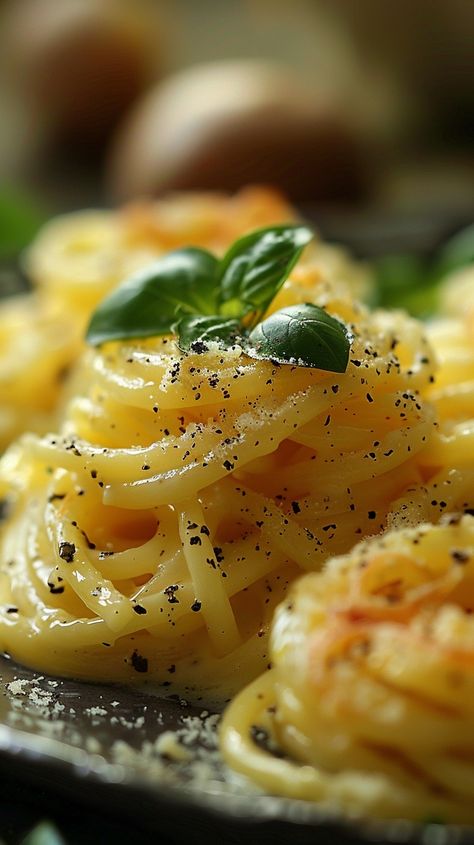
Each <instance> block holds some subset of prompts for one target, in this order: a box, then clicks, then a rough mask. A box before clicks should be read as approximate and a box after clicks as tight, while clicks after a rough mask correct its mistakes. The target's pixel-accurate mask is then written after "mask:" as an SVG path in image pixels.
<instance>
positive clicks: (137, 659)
mask: <svg viewBox="0 0 474 845" xmlns="http://www.w3.org/2000/svg"><path fill="white" fill-rule="evenodd" d="M131 661H132V666H133V668H134V669H135V672H148V659H147V658H146V657H143V656H142V655H141V654H139V653H138V651H137V650H136V649H135V651H134V652H133V654H132V657H131Z"/></svg>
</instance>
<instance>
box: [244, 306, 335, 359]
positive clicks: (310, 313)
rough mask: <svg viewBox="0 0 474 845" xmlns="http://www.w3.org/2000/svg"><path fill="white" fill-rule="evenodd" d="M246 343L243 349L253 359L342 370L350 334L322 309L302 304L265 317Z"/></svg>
mask: <svg viewBox="0 0 474 845" xmlns="http://www.w3.org/2000/svg"><path fill="white" fill-rule="evenodd" d="M249 342H250V343H249V345H248V346H246V347H245V351H246V353H247V354H248V355H250V356H251V357H254V358H269V359H271V360H273V361H278V362H279V363H280V364H293V365H296V366H298V367H316V368H317V369H319V370H329V371H330V372H333V373H344V372H345V371H346V369H347V364H348V361H349V350H350V343H351V335H350V333H349V331H348V330H347V328H346V326H345V325H344V324H343V323H341V322H340V321H339V320H336V319H335V318H334V317H331V316H330V315H329V314H327V313H326V311H323V309H322V308H319V307H318V306H317V305H312V304H310V303H305V304H304V305H292V306H290V307H289V308H283V309H282V310H281V311H277V312H276V313H275V314H272V315H271V316H270V317H267V319H266V320H264V321H263V323H259V325H258V326H256V328H254V329H253V331H252V332H250V335H249Z"/></svg>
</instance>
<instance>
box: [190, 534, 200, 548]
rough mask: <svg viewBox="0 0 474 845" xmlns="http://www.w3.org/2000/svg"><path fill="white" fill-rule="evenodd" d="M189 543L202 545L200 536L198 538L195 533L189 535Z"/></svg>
mask: <svg viewBox="0 0 474 845" xmlns="http://www.w3.org/2000/svg"><path fill="white" fill-rule="evenodd" d="M189 545H190V546H202V540H201V538H200V537H198V536H197V535H195V536H194V537H191V538H190V540H189Z"/></svg>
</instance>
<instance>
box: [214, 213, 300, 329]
mask: <svg viewBox="0 0 474 845" xmlns="http://www.w3.org/2000/svg"><path fill="white" fill-rule="evenodd" d="M313 237H314V235H313V232H312V231H311V229H308V227H307V226H300V225H293V226H291V225H286V226H271V227H269V228H266V229H257V230H256V231H255V232H251V233H250V234H249V235H246V236H245V237H243V238H240V239H239V240H238V241H236V242H235V243H234V244H233V245H232V246H231V247H230V249H229V250H228V252H227V253H226V254H225V255H224V258H223V259H222V261H221V264H220V273H219V277H220V292H219V300H218V302H219V311H220V313H221V314H223V315H224V316H227V317H243V316H245V314H248V313H249V312H252V311H253V312H255V314H254V317H253V319H252V323H251V324H252V325H255V324H256V323H257V322H258V321H259V319H260V318H261V317H262V316H263V314H264V313H265V311H266V310H267V308H268V306H269V305H270V302H271V301H272V299H273V298H274V297H275V296H276V294H277V293H278V291H279V290H280V288H281V286H282V285H283V282H284V281H285V279H286V278H287V277H288V274H289V273H290V272H291V270H292V268H293V267H294V265H295V264H296V262H297V261H298V258H299V257H300V255H301V252H302V251H303V249H304V247H305V246H306V244H307V243H309V241H310V240H311V239H312V238H313Z"/></svg>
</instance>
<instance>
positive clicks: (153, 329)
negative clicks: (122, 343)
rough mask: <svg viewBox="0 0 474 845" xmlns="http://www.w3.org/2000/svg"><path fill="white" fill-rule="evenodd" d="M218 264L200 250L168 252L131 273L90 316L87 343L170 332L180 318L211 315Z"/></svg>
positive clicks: (190, 248)
mask: <svg viewBox="0 0 474 845" xmlns="http://www.w3.org/2000/svg"><path fill="white" fill-rule="evenodd" d="M217 267H218V260H217V258H215V257H214V256H213V255H211V253H210V252H207V251H206V250H204V249H197V248H195V247H188V248H186V249H179V250H176V251H175V252H170V253H168V254H167V255H164V256H163V257H162V258H159V259H158V260H157V261H155V262H154V263H153V264H151V265H150V266H149V267H146V268H145V269H144V270H141V271H140V272H139V273H136V274H135V275H134V276H132V277H131V278H130V279H128V280H127V281H126V282H125V283H124V284H122V285H120V286H119V287H118V288H116V289H115V290H114V291H113V292H112V293H111V294H110V296H108V297H107V298H106V299H104V300H103V302H102V303H101V304H100V305H99V307H98V308H97V310H96V311H95V313H94V314H93V316H92V319H91V321H90V323H89V327H88V329H87V333H86V340H87V341H88V342H89V343H91V344H92V345H93V346H98V345H100V344H101V343H105V342H106V341H109V340H125V339H127V338H143V337H152V336H158V335H163V334H169V332H170V331H171V326H172V325H173V323H174V322H176V320H177V319H179V317H180V316H184V315H185V314H214V313H215V312H216V310H217V305H216V283H217V282H216V277H217Z"/></svg>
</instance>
